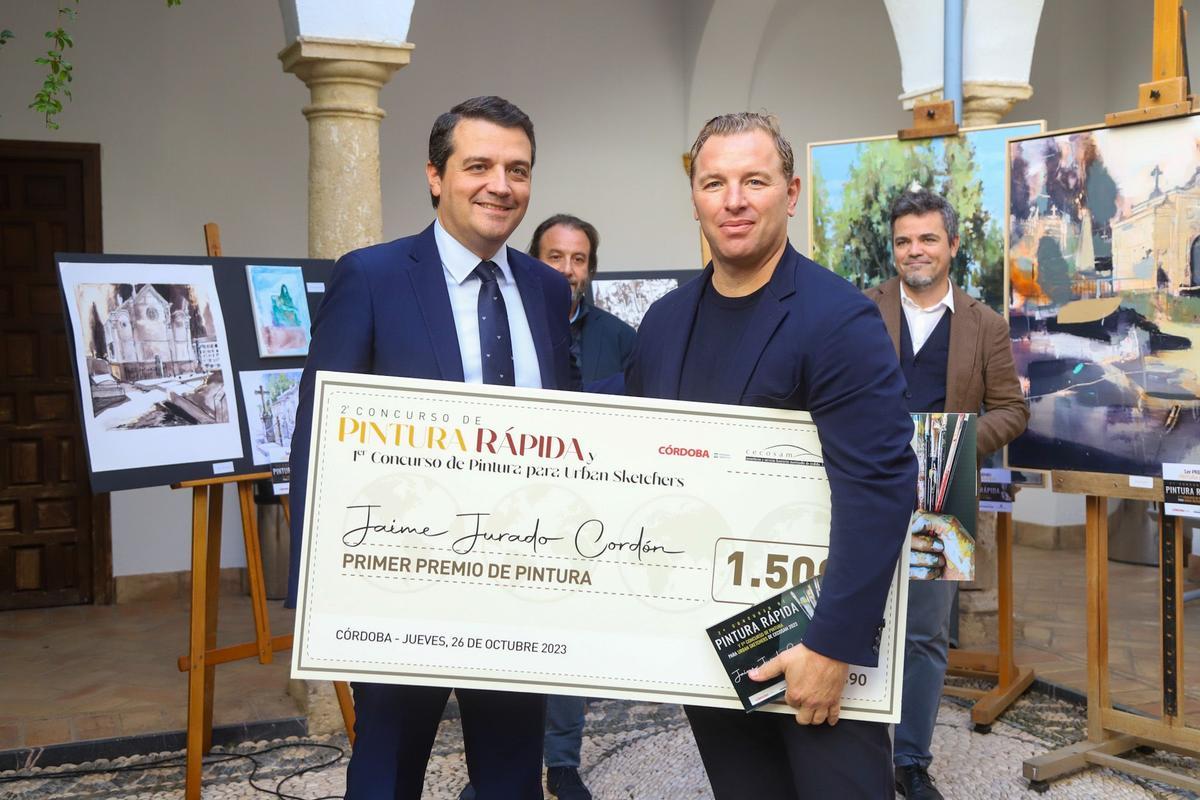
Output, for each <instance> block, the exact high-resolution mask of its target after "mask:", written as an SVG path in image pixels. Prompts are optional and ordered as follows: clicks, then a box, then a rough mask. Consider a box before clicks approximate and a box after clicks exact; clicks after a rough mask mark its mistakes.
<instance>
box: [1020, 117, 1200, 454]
mask: <svg viewBox="0 0 1200 800" xmlns="http://www.w3.org/2000/svg"><path fill="white" fill-rule="evenodd" d="M1197 142H1200V117H1198V116H1189V117H1180V118H1175V119H1169V120H1161V121H1156V122H1149V123H1143V124H1138V125H1129V126H1125V127H1119V128H1103V127H1097V128H1084V129H1076V130H1069V131H1060V132H1054V133H1048V134H1045V135H1040V136H1033V137H1026V138H1022V139H1018V140H1014V141H1012V142H1010V143H1009V145H1008V167H1009V177H1010V187H1009V192H1008V199H1007V203H1008V214H1007V218H1008V220H1009V224H1008V226H1007V227H1008V229H1007V232H1006V233H1007V248H1006V255H1007V264H1008V272H1007V279H1008V290H1009V307H1008V318H1009V326H1010V330H1011V336H1012V345H1013V356H1014V358H1015V360H1016V364H1017V372H1018V374H1019V376H1020V379H1021V384H1022V388H1023V390H1024V392H1025V394H1026V397H1027V398H1028V400H1029V410H1030V419H1029V427H1028V428H1027V430H1026V432H1025V434H1023V435H1022V436H1021V437H1020V438H1018V439H1017V440H1016V441H1014V442H1012V443H1011V444H1010V445H1009V448H1008V460H1009V463H1010V464H1012V465H1013V466H1017V467H1029V468H1036V469H1058V470H1079V471H1086V472H1109V473H1118V474H1129V475H1150V476H1158V475H1161V474H1162V464H1163V462H1175V463H1189V464H1195V463H1200V351H1198V350H1197V344H1198V343H1200V149H1198V148H1197Z"/></svg>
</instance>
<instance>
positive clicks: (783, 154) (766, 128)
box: [688, 111, 796, 181]
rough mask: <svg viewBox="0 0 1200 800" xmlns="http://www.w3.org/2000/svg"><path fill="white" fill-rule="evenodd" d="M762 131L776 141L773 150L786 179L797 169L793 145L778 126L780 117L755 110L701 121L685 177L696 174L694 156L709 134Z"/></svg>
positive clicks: (697, 154) (693, 176) (730, 134)
mask: <svg viewBox="0 0 1200 800" xmlns="http://www.w3.org/2000/svg"><path fill="white" fill-rule="evenodd" d="M748 131H762V132H763V133H765V134H767V135H768V136H770V137H771V140H772V141H773V142H774V143H775V152H777V153H779V158H780V160H781V161H783V175H784V177H785V178H787V179H788V180H789V181H790V180H791V179H792V176H793V175H794V174H795V172H796V157H795V156H794V155H793V154H792V144H791V142H789V141H788V140H787V138H786V137H785V136H784V135H783V131H782V130H780V128H779V118H778V117H776V116H775V115H774V114H760V113H757V112H754V111H739V112H738V113H736V114H721V115H720V116H718V117H713V118H712V119H710V120H709V121H708V122H706V123H704V127H703V128H701V129H700V133H699V135H698V136H696V141H695V142H694V143H693V144H692V152H691V154H690V155H689V162H688V180H691V179H693V178H695V177H696V158H697V156H699V155H700V148H702V147H704V143H705V142H707V141H708V139H709V137H710V136H732V135H733V134H735V133H746V132H748Z"/></svg>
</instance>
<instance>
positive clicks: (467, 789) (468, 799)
mask: <svg viewBox="0 0 1200 800" xmlns="http://www.w3.org/2000/svg"><path fill="white" fill-rule="evenodd" d="M458 800H475V787H474V786H472V785H471V784H469V783H468V784H467V785H466V786H464V787H463V790H462V791H461V792H459V793H458Z"/></svg>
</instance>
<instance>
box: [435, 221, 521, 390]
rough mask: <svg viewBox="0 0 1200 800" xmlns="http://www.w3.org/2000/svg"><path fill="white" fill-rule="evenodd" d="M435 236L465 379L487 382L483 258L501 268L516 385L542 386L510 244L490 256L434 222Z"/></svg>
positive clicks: (473, 381) (502, 290) (437, 222)
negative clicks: (482, 346)
mask: <svg viewBox="0 0 1200 800" xmlns="http://www.w3.org/2000/svg"><path fill="white" fill-rule="evenodd" d="M433 238H434V240H435V241H436V242H437V249H438V255H439V256H440V257H441V259H442V270H443V271H444V272H445V274H446V290H447V291H448V292H449V293H450V308H451V309H452V310H453V311H454V329H455V331H456V332H457V333H458V352H459V353H460V354H462V366H463V380H464V381H465V382H466V383H483V359H482V358H481V357H480V354H479V286H480V280H479V278H478V277H476V276H475V275H474V274H472V273H474V271H475V267H477V266H479V262H480V261H483V260H487V261H492V262H493V263H495V264H496V266H498V267H499V268H500V294H501V295H503V297H504V308H505V310H506V311H507V312H508V331H509V336H510V337H511V338H512V351H513V362H514V364H515V366H516V385H517V386H525V387H527V388H533V389H541V388H543V387H542V372H541V369H540V368H539V366H538V357H537V348H536V347H534V345H533V334H532V333H531V332H530V330H529V319H528V318H527V317H526V316H525V305H524V304H523V303H522V302H521V292H520V291H519V290H518V289H517V282H516V280H515V279H514V278H513V273H512V267H510V266H509V265H508V247H507V246H506V245H505V246H501V248H500V250H499V252H497V253H496V254H495V255H494V256H492V257H491V258H490V259H481V258H480V257H479V256H477V255H475V254H474V253H472V252H471V251H470V250H468V249H467V248H466V247H465V246H464V245H463V244H462V243H461V242H459V241H458V240H457V239H455V238H454V237H453V236H451V235H450V234H449V232H447V231H446V229H445V228H443V227H442V223H441V221H440V220H439V221H436V222H434V223H433Z"/></svg>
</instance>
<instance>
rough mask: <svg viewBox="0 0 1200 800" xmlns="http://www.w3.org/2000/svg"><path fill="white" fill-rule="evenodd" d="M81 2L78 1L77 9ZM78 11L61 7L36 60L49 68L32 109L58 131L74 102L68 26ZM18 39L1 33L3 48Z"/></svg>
mask: <svg viewBox="0 0 1200 800" xmlns="http://www.w3.org/2000/svg"><path fill="white" fill-rule="evenodd" d="M166 3H167V7H168V8H170V7H171V6H178V5H182V4H183V0H166ZM78 5H79V0H75V6H78ZM78 13H79V12H78V11H76V8H75V7H73V6H60V7H59V9H58V14H57V16H56V17H55V20H56V22H57V27H55V28H54V30H49V31H46V33H45V37H46V38H47V39H48V40H50V44H51V47H50V49H49V50H47V51H46V54H45V55H43V56H38V57H37V58H35V59H34V62H35V63H38V64H41V65H42V66H44V67H45V68H46V77H45V78H44V79H43V80H42V88H41V89H39V90H38V91H37V94H35V95H34V96H33V102H32V103H30V104H29V108H31V109H33V110H34V111H36V112H38V113H39V114H42V115H43V116H44V117H45V119H46V127H47V128H49V129H51V130H58V122H57V120H56V119H55V118H56V117H57V116H58V115H59V114H60V113H61V112H62V110H63V100H64V99H65V100H70V99H71V88H70V83H71V81H72V79H73V72H74V69H75V67H74V65H73V64H71V62H70V61H68V60H67V58H66V53H67V50H69V49H71V48H73V47H74V46H75V39H74V38H73V37H72V36H71V34H70V33H69V32H68V31H67V29H66V25H67V24H68V23H71V22H74V21H75V18H76V16H77V15H78ZM12 38H15V37H14V36H13V32H12V31H11V30H8V29H4V30H0V47H2V46H3V45H4V44H5V43H7V42H8V40H9V39H12Z"/></svg>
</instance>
